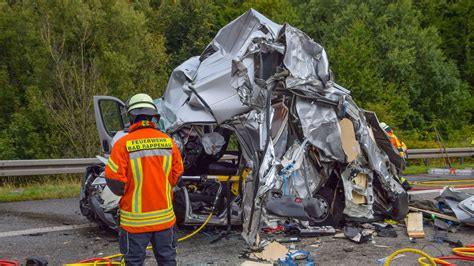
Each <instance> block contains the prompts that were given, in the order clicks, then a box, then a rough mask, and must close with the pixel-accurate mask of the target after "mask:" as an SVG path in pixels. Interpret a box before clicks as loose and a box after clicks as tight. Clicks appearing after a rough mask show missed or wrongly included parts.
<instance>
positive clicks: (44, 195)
mask: <svg viewBox="0 0 474 266" xmlns="http://www.w3.org/2000/svg"><path fill="white" fill-rule="evenodd" d="M80 187H81V183H80V181H79V179H64V180H47V181H44V182H41V183H30V184H21V185H17V184H4V185H3V186H0V202H13V201H25V200H42V199H59V198H68V197H79V190H80Z"/></svg>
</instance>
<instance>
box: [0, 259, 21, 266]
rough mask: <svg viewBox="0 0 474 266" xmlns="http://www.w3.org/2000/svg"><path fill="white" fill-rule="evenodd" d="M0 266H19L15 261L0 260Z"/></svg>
mask: <svg viewBox="0 0 474 266" xmlns="http://www.w3.org/2000/svg"><path fill="white" fill-rule="evenodd" d="M0 266H20V263H18V261H16V260H0Z"/></svg>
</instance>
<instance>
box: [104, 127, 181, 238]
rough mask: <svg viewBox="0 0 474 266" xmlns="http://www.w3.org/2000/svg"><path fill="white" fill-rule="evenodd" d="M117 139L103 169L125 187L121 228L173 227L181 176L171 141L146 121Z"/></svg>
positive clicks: (153, 228)
mask: <svg viewBox="0 0 474 266" xmlns="http://www.w3.org/2000/svg"><path fill="white" fill-rule="evenodd" d="M129 132H130V133H129V134H128V135H126V136H124V137H122V138H121V139H119V140H118V141H117V142H116V143H115V145H114V147H113V148H112V153H111V154H110V157H109V161H108V163H107V165H106V167H105V176H106V177H107V178H109V179H114V180H117V181H120V182H123V183H125V191H124V195H123V196H122V198H121V200H120V226H121V227H122V228H123V229H125V230H126V231H128V232H131V233H143V232H151V231H160V230H164V229H167V228H170V227H172V226H173V225H174V224H175V222H176V218H175V215H174V211H173V204H172V200H173V191H172V187H173V186H175V185H176V183H177V181H178V178H179V177H180V176H181V174H182V173H183V163H182V161H181V154H180V152H179V150H178V148H177V146H176V144H175V143H174V142H173V140H172V139H171V138H170V137H169V136H168V135H166V134H165V133H162V132H161V131H159V130H157V129H156V127H155V125H154V124H153V123H152V122H149V121H140V122H137V123H135V124H133V125H132V126H131V127H130V129H129Z"/></svg>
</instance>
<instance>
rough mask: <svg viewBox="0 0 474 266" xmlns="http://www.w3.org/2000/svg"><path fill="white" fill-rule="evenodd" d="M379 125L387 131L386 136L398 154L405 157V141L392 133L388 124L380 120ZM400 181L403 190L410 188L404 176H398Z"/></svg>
mask: <svg viewBox="0 0 474 266" xmlns="http://www.w3.org/2000/svg"><path fill="white" fill-rule="evenodd" d="M380 127H381V128H382V129H383V130H385V132H387V134H388V136H389V137H390V141H391V142H392V145H393V146H394V147H395V149H397V150H398V152H399V153H400V156H402V157H403V159H407V150H408V148H407V145H405V143H404V142H403V141H402V140H401V139H399V138H398V137H397V136H396V135H395V134H394V133H393V130H392V128H391V127H390V126H389V125H387V124H386V123H384V122H382V123H380ZM400 183H401V184H402V186H403V188H404V189H405V190H410V189H411V185H410V184H409V182H408V180H407V179H406V178H405V177H400Z"/></svg>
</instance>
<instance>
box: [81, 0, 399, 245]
mask: <svg viewBox="0 0 474 266" xmlns="http://www.w3.org/2000/svg"><path fill="white" fill-rule="evenodd" d="M155 103H156V105H157V107H158V109H159V111H160V114H161V118H160V121H156V122H158V124H159V126H160V129H161V130H162V131H164V132H166V133H168V134H169V135H170V136H171V137H172V138H173V139H174V141H175V142H176V144H177V145H178V147H179V148H180V150H181V153H182V157H183V163H184V168H185V171H184V174H183V176H182V178H181V182H180V185H178V186H177V187H175V188H174V190H173V191H174V199H173V205H174V210H175V212H176V216H177V220H178V223H179V224H183V225H196V224H201V223H203V222H204V221H205V220H206V218H207V217H208V215H209V213H210V212H213V213H214V216H213V217H212V219H211V220H210V221H209V223H208V224H210V225H222V226H230V225H241V226H242V235H243V237H244V238H245V240H246V241H247V242H248V243H249V244H251V245H253V244H258V243H257V242H256V241H257V239H258V237H257V235H258V233H259V230H260V228H262V227H264V226H275V225H277V224H281V223H284V222H290V221H291V222H296V223H298V224H300V225H301V226H303V227H304V226H318V225H333V226H337V225H339V224H341V223H342V222H344V221H356V222H357V221H361V222H362V221H370V220H377V219H383V218H385V217H390V218H392V219H395V220H400V219H402V218H404V217H405V215H406V214H407V212H408V196H407V193H406V191H405V190H404V189H403V187H402V186H401V184H400V177H399V173H400V171H401V170H403V168H404V166H405V161H404V159H403V158H402V157H401V156H400V155H399V153H398V152H397V150H395V148H394V147H393V146H392V145H391V142H390V139H389V137H388V135H387V134H386V133H385V131H384V130H383V129H382V128H381V127H380V126H379V121H378V119H377V116H376V114H375V113H373V112H370V111H366V110H363V109H361V108H359V107H358V106H357V104H356V103H355V102H354V101H353V99H352V98H351V95H350V91H349V90H347V89H345V88H344V87H342V86H341V85H338V84H337V83H335V81H334V80H333V76H332V73H331V71H330V68H329V62H328V58H327V55H326V52H325V50H324V48H323V47H322V46H321V45H319V44H318V43H316V42H314V41H313V40H312V39H311V38H310V37H308V36H307V35H306V34H305V33H304V32H302V31H300V30H299V29H297V28H294V27H292V26H290V25H288V24H285V25H280V24H277V23H275V22H273V21H271V20H269V19H268V18H266V17H265V16H263V15H262V14H260V13H258V12H257V11H255V10H253V9H251V10H249V11H248V12H246V13H244V14H243V15H241V16H240V17H238V18H237V19H235V20H234V21H232V22H231V23H229V24H228V25H226V26H225V27H223V28H222V29H221V30H219V32H218V33H217V35H216V36H215V38H214V39H213V40H212V41H211V43H210V44H209V45H208V46H207V47H206V49H205V50H204V51H203V53H202V54H201V55H200V56H195V57H191V58H189V59H188V60H186V61H185V62H184V63H182V64H181V65H180V66H178V67H177V68H176V69H174V71H173V72H172V74H171V76H170V79H169V82H168V86H167V88H166V91H165V93H164V95H163V97H162V98H160V99H157V100H156V101H155ZM94 111H95V116H96V122H97V129H98V133H99V136H100V141H101V146H102V149H103V151H104V153H105V157H107V154H108V153H110V151H111V148H112V145H113V143H114V141H115V140H116V139H118V138H119V137H121V136H123V135H124V134H127V133H126V132H127V127H128V126H129V124H130V122H129V121H128V118H127V116H126V107H125V103H124V102H123V101H121V100H120V99H117V98H114V97H110V96H95V97H94ZM105 157H102V158H101V160H102V161H103V162H106V159H105ZM103 169H104V164H98V165H93V166H91V167H89V168H88V170H87V172H86V173H85V175H84V179H83V184H82V188H81V199H80V206H81V211H82V214H83V215H85V216H86V217H88V218H89V219H91V220H94V221H98V222H99V223H101V224H103V225H106V226H108V227H111V228H117V224H118V220H117V218H118V201H119V199H120V198H119V197H117V196H115V195H114V194H113V193H112V192H111V191H110V189H109V188H108V187H107V186H106V183H105V179H104V176H103Z"/></svg>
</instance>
